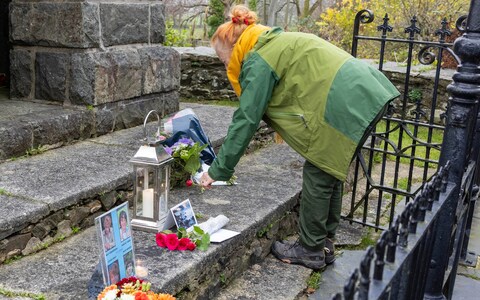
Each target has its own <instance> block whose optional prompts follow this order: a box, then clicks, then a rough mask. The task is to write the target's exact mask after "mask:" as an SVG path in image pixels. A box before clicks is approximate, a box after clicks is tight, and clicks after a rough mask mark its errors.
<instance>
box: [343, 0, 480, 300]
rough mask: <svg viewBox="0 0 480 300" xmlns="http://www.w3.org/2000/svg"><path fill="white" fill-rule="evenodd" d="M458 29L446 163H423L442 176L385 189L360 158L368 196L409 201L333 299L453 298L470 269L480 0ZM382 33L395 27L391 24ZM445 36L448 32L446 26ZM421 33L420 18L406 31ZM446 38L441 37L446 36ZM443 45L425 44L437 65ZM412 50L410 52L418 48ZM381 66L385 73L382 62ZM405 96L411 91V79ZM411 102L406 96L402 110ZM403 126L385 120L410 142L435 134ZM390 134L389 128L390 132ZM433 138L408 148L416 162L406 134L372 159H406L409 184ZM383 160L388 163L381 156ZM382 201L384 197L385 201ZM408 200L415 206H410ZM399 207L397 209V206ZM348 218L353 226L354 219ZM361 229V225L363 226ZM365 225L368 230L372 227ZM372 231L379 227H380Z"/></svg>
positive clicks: (479, 129) (367, 17)
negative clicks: (461, 271)
mask: <svg viewBox="0 0 480 300" xmlns="http://www.w3.org/2000/svg"><path fill="white" fill-rule="evenodd" d="M357 18H358V19H357V20H356V26H359V24H360V23H361V22H362V20H363V21H364V22H371V21H372V20H373V14H371V13H369V12H367V11H362V12H360V13H359V14H358V15H357ZM387 19H388V18H387ZM384 21H385V19H384ZM387 21H388V20H387ZM458 23H464V24H466V26H465V32H464V34H463V36H462V37H460V38H458V39H457V40H456V41H455V43H454V46H453V48H454V52H455V54H456V57H457V58H458V59H459V61H460V64H459V66H458V68H457V72H456V73H455V74H454V75H453V83H452V84H450V85H449V86H448V91H449V93H450V95H451V98H450V100H449V103H448V109H447V113H446V126H445V132H444V135H443V142H442V145H441V150H442V151H441V154H440V158H439V159H438V160H436V161H433V160H431V161H430V159H429V158H428V155H427V154H426V155H425V156H426V157H423V158H422V159H423V160H421V161H423V162H424V165H425V166H427V165H429V164H431V163H432V164H438V168H436V169H435V171H436V172H434V173H436V174H434V175H431V176H430V175H429V174H430V168H428V167H427V169H425V166H424V168H423V172H424V173H423V176H422V184H421V185H420V186H419V187H418V188H416V189H411V187H412V186H413V185H407V187H408V186H410V189H409V188H407V189H404V190H402V189H399V188H398V186H396V185H395V184H394V186H393V187H386V186H385V185H383V184H379V183H374V182H373V181H370V178H368V176H370V175H369V174H371V173H369V172H370V171H371V170H370V169H369V168H371V167H369V162H365V159H364V157H363V156H362V155H360V156H359V159H358V163H357V164H358V165H360V166H361V167H362V168H363V170H364V171H365V173H366V174H367V175H366V176H367V179H368V181H369V182H368V183H367V187H368V189H367V191H368V190H371V189H373V188H376V189H378V190H379V191H380V193H379V194H381V193H382V192H389V193H396V194H397V195H401V196H403V197H405V198H406V200H407V204H406V206H405V208H404V209H403V211H402V212H401V213H399V214H395V215H396V216H395V217H393V215H394V213H395V211H394V209H392V210H391V211H390V214H391V216H392V217H391V221H390V222H389V225H390V226H389V229H388V230H385V231H384V232H382V235H381V237H380V239H379V240H378V241H377V243H376V245H375V247H370V248H368V249H367V251H366V254H365V256H364V257H363V259H362V261H361V263H360V266H359V268H356V269H355V270H354V272H353V273H352V275H351V276H350V278H349V280H348V281H347V283H346V284H345V287H344V290H343V292H341V293H338V294H337V295H335V296H334V299H409V300H410V299H451V298H452V293H453V287H454V284H455V276H456V272H457V266H458V263H459V261H463V262H467V263H468V251H467V249H468V236H469V232H470V229H471V228H470V227H471V221H472V215H473V211H474V207H475V203H476V200H477V198H478V191H479V188H478V184H477V182H478V179H479V176H478V174H477V173H479V168H477V161H478V158H479V150H480V121H479V122H477V120H479V119H480V115H479V105H478V101H479V100H480V0H471V6H470V10H469V15H468V18H467V19H466V21H465V18H463V19H461V20H460V21H459V22H458ZM384 25H385V22H384ZM380 27H381V26H379V28H380ZM383 28H389V27H388V23H387V25H386V27H383ZM381 30H383V29H381ZM442 30H446V28H444V27H442ZM387 31H388V30H387ZM416 31H417V30H416V29H415V18H413V19H412V25H411V26H410V27H409V28H407V29H406V32H407V33H409V35H412V32H416ZM445 32H446V31H444V33H440V35H442V34H446V33H445ZM364 38H366V37H361V36H358V30H357V29H356V31H355V37H354V46H355V43H356V40H359V39H364ZM386 40H387V39H386V38H385V30H383V35H382V38H380V39H379V41H380V42H383V41H386ZM409 40H410V38H409ZM441 40H442V37H441V38H440V41H439V44H440V45H437V44H432V43H429V44H428V45H427V46H428V47H431V46H434V47H436V48H439V50H438V52H437V56H436V59H437V60H438V59H440V61H441V57H442V52H443V51H442V50H443V49H446V48H448V47H449V46H451V45H444V44H443V43H442V42H441ZM402 42H405V41H402ZM407 43H408V45H409V49H411V47H412V45H413V43H410V42H407ZM353 53H354V54H355V52H353ZM409 57H410V51H409ZM438 65H439V64H437V66H438ZM379 66H380V68H381V67H382V63H381V62H380V64H379ZM407 68H408V67H407ZM437 72H438V70H437ZM407 74H408V71H407ZM437 75H438V74H437ZM405 89H406V90H407V91H408V79H407V82H406V84H405ZM433 95H435V91H433ZM433 98H435V96H433ZM433 100H434V99H433ZM405 102H406V98H405V96H404V98H403V102H402V105H404V104H405ZM397 119H398V120H397ZM397 119H395V118H393V117H392V116H391V114H390V115H388V116H387V117H386V118H385V122H387V124H388V122H391V123H396V124H395V125H392V126H393V127H396V128H398V130H399V131H404V132H407V135H409V136H410V134H412V136H413V137H415V134H414V133H415V128H417V127H416V126H425V127H426V128H427V130H428V132H429V133H430V131H431V130H434V129H435V127H433V125H434V124H433V123H431V122H430V120H429V121H428V122H425V123H424V124H423V123H422V124H418V123H419V122H418V120H414V121H407V120H406V119H403V118H397ZM410 122H413V123H410ZM407 124H411V125H413V131H412V130H410V128H409V127H408V126H406V125H407ZM435 126H436V125H435ZM386 128H389V127H388V125H386ZM409 131H410V132H409ZM389 132H390V131H389V130H388V129H387V130H384V131H383V132H380V133H378V132H375V133H373V137H378V138H380V139H382V140H383V141H388V140H389V138H388V133H389ZM429 136H430V135H429V134H428V135H427V140H426V141H419V140H417V139H415V138H412V140H413V141H414V142H413V143H412V146H409V147H407V148H408V149H407V150H408V151H409V152H410V153H409V154H410V155H406V154H405V153H406V152H407V150H405V149H404V148H402V146H401V145H402V134H400V135H399V144H400V145H399V146H397V147H396V148H395V147H393V149H395V151H392V152H393V153H390V152H389V150H388V147H385V148H383V149H382V148H379V147H375V143H374V141H372V142H371V144H370V146H369V147H368V146H367V147H366V148H367V150H368V151H369V152H368V153H372V152H374V151H378V152H380V153H381V155H382V156H385V155H393V154H396V155H397V156H400V158H395V165H394V166H395V168H396V167H397V165H398V163H400V162H402V161H401V159H402V158H403V159H406V162H407V165H408V166H409V168H407V172H408V174H409V175H408V176H409V178H410V176H411V175H410V174H411V173H414V168H412V167H411V165H412V161H415V160H418V159H417V158H416V157H415V150H414V149H415V148H416V147H418V146H417V145H418V144H420V143H423V144H424V147H427V148H432V149H433V148H434V147H436V146H437V145H433V143H431V142H430V141H429V140H430V138H429ZM388 143H389V142H388ZM377 149H379V150H377ZM425 153H428V151H427V152H425ZM370 158H371V157H369V159H370ZM382 160H385V158H383V157H382ZM385 168H386V167H385ZM398 168H400V166H398ZM357 172H358V171H357ZM395 172H397V169H395ZM395 176H396V175H395ZM412 178H413V177H412ZM394 182H395V180H394ZM381 198H382V197H381V196H380V197H379V199H381ZM409 199H410V200H411V201H408V200H409ZM378 201H382V200H378ZM352 202H353V201H352ZM367 203H368V196H366V197H364V198H363V199H362V200H361V203H360V204H359V205H357V204H356V205H353V207H355V206H357V207H359V206H361V205H363V206H366V205H367ZM394 204H395V202H393V204H392V206H394ZM347 218H350V220H352V221H355V220H354V218H353V214H352V213H351V214H350V215H349V216H347ZM357 222H360V223H362V221H357ZM377 222H378V221H377ZM363 224H365V225H368V224H367V223H366V222H363ZM373 227H376V228H379V227H380V226H378V224H374V225H373Z"/></svg>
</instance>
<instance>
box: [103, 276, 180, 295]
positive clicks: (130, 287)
mask: <svg viewBox="0 0 480 300" xmlns="http://www.w3.org/2000/svg"><path fill="white" fill-rule="evenodd" d="M150 287H151V284H150V282H146V281H143V280H141V279H138V278H136V277H127V278H124V279H122V280H120V281H119V282H117V283H116V284H113V285H110V286H107V287H106V288H105V289H104V290H103V291H102V292H101V293H100V294H99V295H98V297H97V300H116V299H120V300H175V299H176V298H175V297H173V296H172V295H170V294H156V293H154V292H153V291H151V290H150Z"/></svg>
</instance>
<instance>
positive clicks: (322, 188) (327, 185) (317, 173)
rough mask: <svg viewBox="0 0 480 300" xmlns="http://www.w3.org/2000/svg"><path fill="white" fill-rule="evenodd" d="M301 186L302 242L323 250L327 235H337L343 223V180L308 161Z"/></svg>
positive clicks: (300, 224)
mask: <svg viewBox="0 0 480 300" xmlns="http://www.w3.org/2000/svg"><path fill="white" fill-rule="evenodd" d="M302 188H303V190H302V197H301V200H300V218H299V226H300V243H301V244H302V245H303V246H304V247H305V248H307V249H309V250H320V249H323V247H324V245H325V238H327V237H328V238H332V239H333V238H334V237H335V231H336V230H337V227H338V224H339V223H340V212H341V209H342V190H343V182H342V181H340V180H338V179H337V178H335V177H333V176H332V175H329V174H328V173H326V172H324V171H322V170H320V169H319V168H317V167H315V166H314V165H313V164H311V163H310V162H308V161H305V164H304V166H303V187H302Z"/></svg>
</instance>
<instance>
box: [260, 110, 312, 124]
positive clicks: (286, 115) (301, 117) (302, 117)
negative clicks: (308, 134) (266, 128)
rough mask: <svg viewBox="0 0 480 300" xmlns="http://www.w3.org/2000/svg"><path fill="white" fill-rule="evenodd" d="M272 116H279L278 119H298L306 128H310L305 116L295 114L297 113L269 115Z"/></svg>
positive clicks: (274, 113)
mask: <svg viewBox="0 0 480 300" xmlns="http://www.w3.org/2000/svg"><path fill="white" fill-rule="evenodd" d="M269 114H270V115H272V116H277V117H297V118H300V119H301V120H302V123H303V126H304V127H305V128H308V125H307V120H305V116H304V115H303V114H295V113H281V112H273V113H272V112H271V113H269Z"/></svg>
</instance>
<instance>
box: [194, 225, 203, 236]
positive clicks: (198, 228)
mask: <svg viewBox="0 0 480 300" xmlns="http://www.w3.org/2000/svg"><path fill="white" fill-rule="evenodd" d="M193 231H194V232H195V233H198V234H199V235H203V234H205V231H203V230H202V228H200V227H199V226H193Z"/></svg>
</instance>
